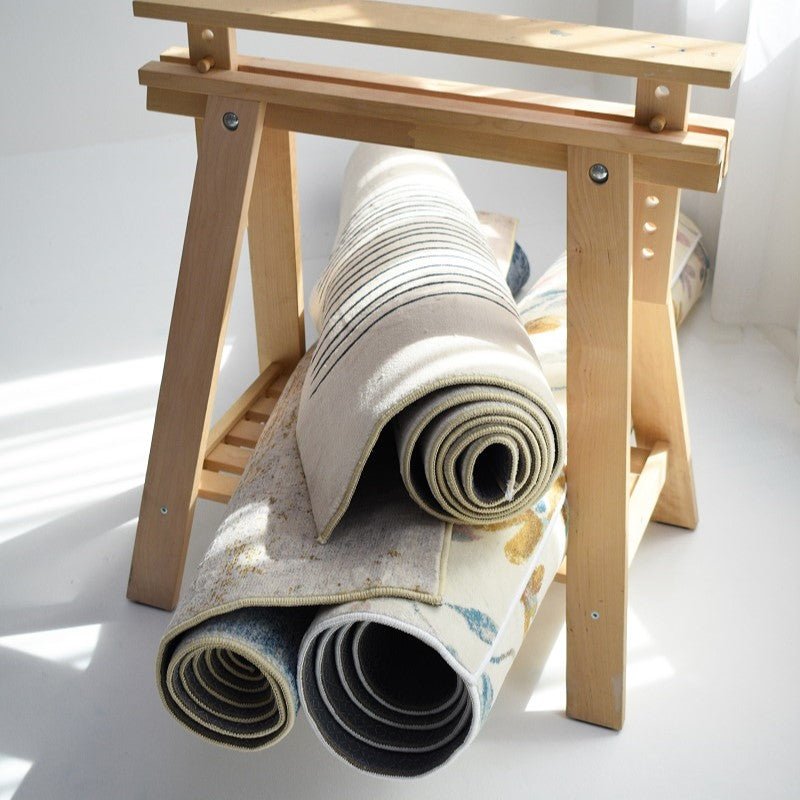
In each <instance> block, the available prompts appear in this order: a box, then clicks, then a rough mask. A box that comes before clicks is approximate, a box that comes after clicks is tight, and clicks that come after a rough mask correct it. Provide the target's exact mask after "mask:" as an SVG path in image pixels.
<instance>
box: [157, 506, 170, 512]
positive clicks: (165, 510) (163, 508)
mask: <svg viewBox="0 0 800 800" xmlns="http://www.w3.org/2000/svg"><path fill="white" fill-rule="evenodd" d="M159 510H160V511H161V513H162V514H166V513H167V512H168V511H169V509H168V508H167V507H166V506H161V508H160V509H159Z"/></svg>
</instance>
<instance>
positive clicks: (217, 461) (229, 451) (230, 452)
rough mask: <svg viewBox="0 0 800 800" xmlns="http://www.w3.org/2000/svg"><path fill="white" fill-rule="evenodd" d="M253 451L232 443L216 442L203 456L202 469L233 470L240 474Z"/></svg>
mask: <svg viewBox="0 0 800 800" xmlns="http://www.w3.org/2000/svg"><path fill="white" fill-rule="evenodd" d="M252 455H253V451H252V450H250V449H248V448H246V447H237V446H236V445H232V444H225V443H224V442H223V443H222V444H218V445H217V446H216V447H215V448H214V449H213V450H212V451H211V452H210V453H209V454H208V455H207V456H206V458H205V461H204V462H203V469H206V470H211V471H212V472H233V473H235V474H236V475H241V474H242V473H243V472H244V468H245V467H246V466H247V463H248V461H250V458H251V457H252Z"/></svg>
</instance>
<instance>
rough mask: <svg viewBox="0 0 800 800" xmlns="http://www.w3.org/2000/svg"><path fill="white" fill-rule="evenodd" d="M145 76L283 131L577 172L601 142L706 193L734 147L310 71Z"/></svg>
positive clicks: (701, 136) (173, 71)
mask: <svg viewBox="0 0 800 800" xmlns="http://www.w3.org/2000/svg"><path fill="white" fill-rule="evenodd" d="M139 80H140V82H141V83H142V85H144V86H147V87H148V88H149V89H151V90H153V89H155V90H164V91H169V92H171V93H172V94H173V96H174V95H175V93H181V92H185V93H188V94H190V95H191V94H194V95H196V96H197V97H198V98H199V100H200V101H201V102H204V100H205V97H207V96H209V95H216V96H224V97H235V98H238V99H248V100H259V101H261V102H264V103H265V104H266V105H267V109H268V111H267V124H268V125H270V126H273V127H277V128H284V129H288V130H295V131H303V132H306V133H315V134H319V135H327V136H337V137H339V138H347V139H358V140H364V141H373V142H380V143H383V144H393V145H398V146H405V147H416V148H419V149H425V150H434V151H445V152H457V153H459V154H462V155H471V156H475V157H481V158H489V159H498V160H503V161H511V162H516V163H523V164H528V165H536V166H542V167H548V168H553V169H562V170H565V169H566V168H567V148H568V147H569V146H590V145H591V144H592V143H597V144H598V145H603V146H605V147H606V148H607V149H609V150H622V151H625V152H628V153H631V154H632V155H633V156H634V176H635V178H637V179H640V180H648V181H652V182H655V183H660V184H663V185H670V186H678V187H682V188H694V189H702V190H706V191H716V190H717V188H718V186H719V183H720V181H721V179H722V174H723V168H724V163H725V154H726V152H727V147H728V135H725V133H724V132H723V131H722V130H720V132H719V134H717V133H707V132H704V131H703V132H697V131H665V132H664V133H661V134H659V135H657V136H654V135H653V134H652V132H651V131H649V130H648V129H647V128H642V127H641V126H638V125H635V124H633V123H632V122H629V121H619V120H615V119H608V118H605V117H603V116H596V115H592V114H585V115H576V114H564V113H562V112H561V111H551V110H547V111H545V110H542V108H543V107H544V106H543V104H542V103H539V104H537V105H538V107H523V106H519V105H514V106H509V105H508V104H505V103H498V104H494V103H491V102H489V101H487V100H486V99H485V98H482V99H481V100H477V101H476V100H475V98H474V97H473V96H472V95H466V96H464V97H460V98H455V99H454V98H452V97H449V96H441V95H439V94H435V93H431V94H424V95H423V94H418V93H402V92H400V91H395V90H387V89H385V88H372V87H366V86H357V85H355V84H346V85H343V84H342V83H338V82H331V81H328V80H315V79H313V78H309V77H308V76H307V74H302V73H301V74H300V75H299V76H290V77H286V76H285V75H273V74H269V73H267V74H262V73H260V72H255V71H248V72H244V71H229V70H220V71H216V70H214V71H212V72H210V73H208V74H206V75H202V74H200V73H198V72H197V70H196V69H195V68H194V67H193V66H191V65H188V64H178V63H171V62H158V61H152V62H150V63H149V64H146V65H145V66H144V67H142V68H141V69H140V70H139ZM196 112H198V113H199V108H198V106H197V105H195V106H194V107H193V108H192V113H196Z"/></svg>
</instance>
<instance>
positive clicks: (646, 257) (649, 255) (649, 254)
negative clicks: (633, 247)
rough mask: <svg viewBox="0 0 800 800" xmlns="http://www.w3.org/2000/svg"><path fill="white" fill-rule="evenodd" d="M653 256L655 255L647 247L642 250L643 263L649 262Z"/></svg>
mask: <svg viewBox="0 0 800 800" xmlns="http://www.w3.org/2000/svg"><path fill="white" fill-rule="evenodd" d="M654 255H655V253H654V252H653V251H652V250H651V249H650V248H649V247H643V248H642V258H643V259H644V260H645V261H649V260H650V259H651V258H652V257H653V256H654Z"/></svg>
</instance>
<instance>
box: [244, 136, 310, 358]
mask: <svg viewBox="0 0 800 800" xmlns="http://www.w3.org/2000/svg"><path fill="white" fill-rule="evenodd" d="M247 239H248V242H249V246H250V276H251V279H252V283H253V308H254V311H255V321H256V343H257V345H258V362H259V364H260V365H261V367H262V369H263V368H264V367H266V365H267V364H270V363H272V362H275V361H280V362H282V363H283V364H285V365H286V366H287V367H289V368H291V367H293V366H294V365H295V364H296V363H297V362H298V361H299V360H300V357H301V356H302V355H303V353H304V352H305V350H306V329H305V322H304V318H303V262H302V258H301V255H300V209H299V206H298V200H297V176H296V167H295V149H294V133H293V132H291V131H288V130H279V129H276V128H272V127H268V126H264V130H263V131H262V134H261V150H260V152H259V156H258V166H257V168H256V178H255V183H254V186H253V197H252V199H251V201H250V212H249V226H248V234H247Z"/></svg>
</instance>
